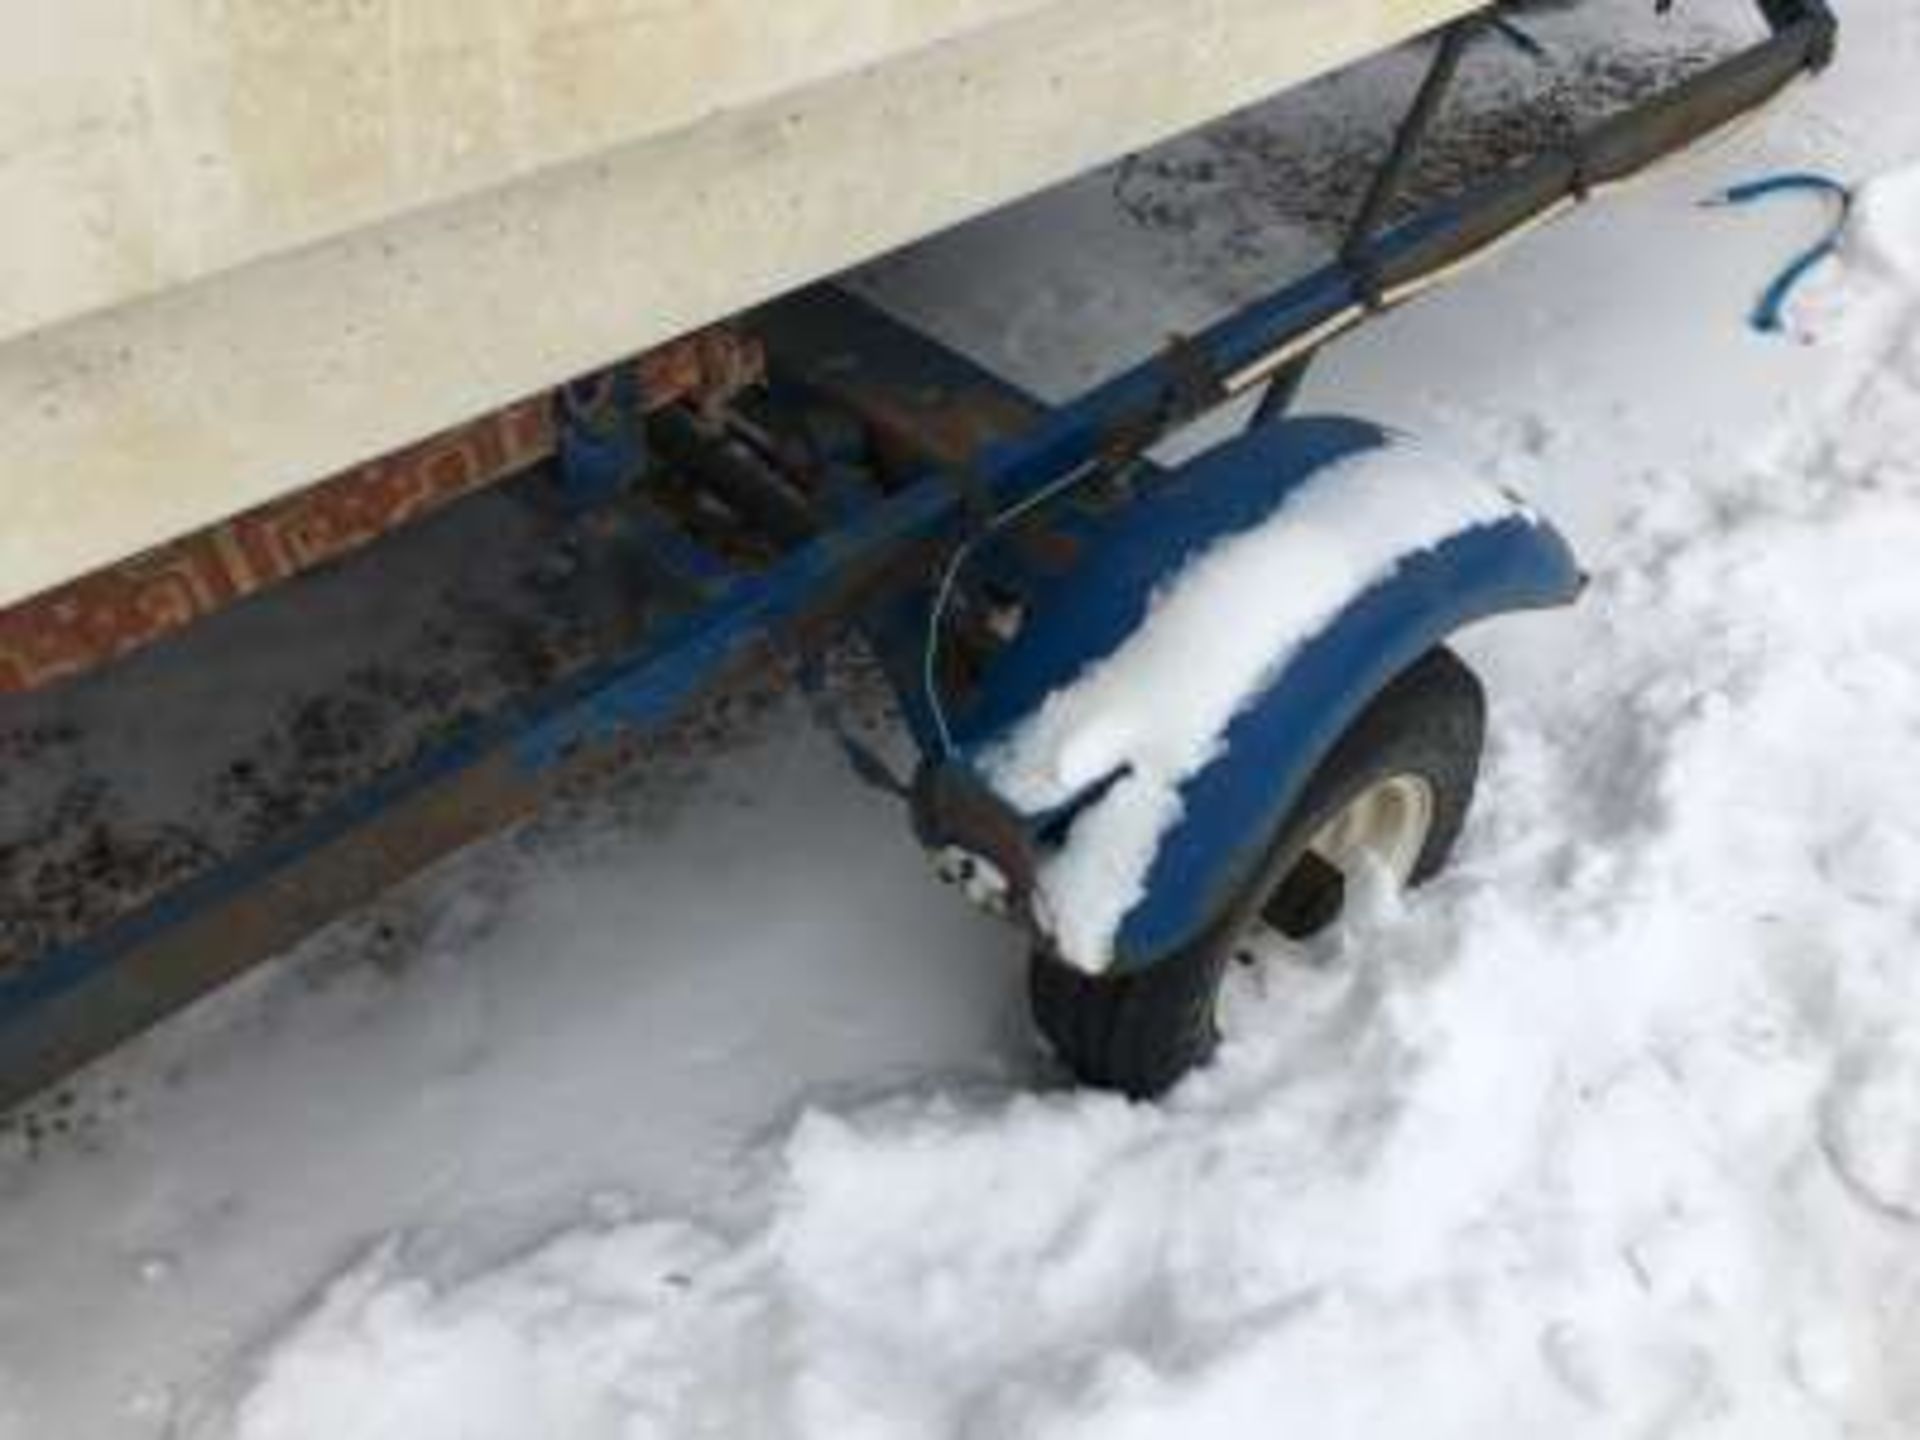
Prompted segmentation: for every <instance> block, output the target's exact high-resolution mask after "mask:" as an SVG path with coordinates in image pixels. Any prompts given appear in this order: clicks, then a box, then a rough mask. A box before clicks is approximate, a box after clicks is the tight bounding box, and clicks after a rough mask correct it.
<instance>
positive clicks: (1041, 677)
mask: <svg viewBox="0 0 1920 1440" xmlns="http://www.w3.org/2000/svg"><path fill="white" fill-rule="evenodd" d="M1399 443H1400V442H1399V441H1397V440H1396V438H1395V437H1393V436H1391V435H1390V434H1389V433H1388V432H1386V431H1384V430H1382V429H1380V428H1379V427H1377V426H1374V425H1369V424H1366V423H1363V422H1360V421H1355V420H1347V419H1338V418H1309V419H1294V420H1287V421H1284V422H1280V423H1277V424H1274V425H1270V426H1266V427H1263V428H1261V429H1258V430H1255V431H1252V432H1249V433H1247V434H1245V435H1242V436H1240V437H1237V438H1236V439H1234V440H1231V441H1228V442H1227V443H1225V444H1224V445H1222V446H1220V447H1218V448H1216V449H1214V450H1212V451H1210V452H1208V453H1207V454H1205V455H1203V456H1202V457H1200V458H1199V459H1198V460H1195V461H1193V462H1191V463H1190V464H1188V465H1187V466H1185V467H1182V468H1181V469H1180V470H1178V471H1176V472H1174V473H1173V474H1172V475H1170V476H1167V477H1165V478H1164V479H1163V480H1161V481H1160V482H1158V483H1157V484H1156V485H1155V486H1154V487H1153V489H1152V491H1151V493H1149V494H1146V495H1145V496H1143V497H1142V498H1140V499H1139V500H1138V501H1136V502H1135V503H1133V504H1131V505H1128V506H1126V507H1124V508H1122V509H1121V510H1119V511H1118V512H1117V513H1116V514H1115V515H1114V516H1113V517H1112V518H1111V519H1110V520H1109V521H1108V522H1107V523H1105V524H1103V525H1102V526H1100V527H1097V528H1096V529H1095V530H1094V531H1092V532H1091V533H1090V534H1088V535H1086V536H1083V537H1082V540H1081V547H1082V548H1081V554H1080V557H1079V560H1078V563H1076V564H1075V565H1074V566H1073V567H1072V570H1071V572H1070V573H1069V574H1067V575H1065V576H1062V577H1059V578H1057V579H1055V580H1053V581H1051V582H1050V583H1049V584H1048V585H1047V586H1046V587H1045V588H1044V589H1043V591H1041V592H1040V593H1039V594H1037V595H1036V598H1035V602H1034V604H1033V606H1032V608H1031V612H1030V614H1029V616H1028V619H1027V622H1026V625H1025V627H1024V629H1023V631H1022V633H1021V634H1020V636H1019V638H1018V639H1017V640H1015V641H1014V642H1013V644H1011V645H1010V646H1009V647H1008V648H1007V650H1006V651H1005V652H1003V653H1002V655H1001V656H1000V657H999V658H998V660H997V661H996V662H995V664H994V665H993V666H992V667H991V668H990V670H989V672H988V673H987V675H986V676H985V677H984V680H983V683H982V684H981V686H980V688H979V690H978V692H977V695H976V697H975V699H974V701H973V703H972V704H971V705H970V706H969V707H968V708H967V709H966V710H965V712H963V714H962V716H961V721H962V724H961V728H960V733H961V734H962V735H963V737H964V738H963V741H962V744H961V747H960V753H959V755H958V756H957V757H956V764H957V766H958V767H960V768H963V769H964V770H965V771H967V772H968V773H970V774H971V775H973V776H976V777H978V778H979V781H980V783H979V784H977V785H971V786H969V785H962V784H959V783H957V782H956V781H955V779H954V778H953V776H952V773H951V772H952V770H953V769H954V768H955V767H954V766H953V765H949V766H946V767H936V769H937V770H944V771H946V772H947V773H946V775H945V778H944V779H943V780H942V781H941V782H940V786H939V787H938V788H941V789H944V790H945V791H946V792H948V793H968V794H969V795H970V796H971V797H972V803H971V804H970V806H969V807H966V808H969V809H971V810H972V811H973V813H974V814H976V815H977V814H978V813H980V812H981V809H982V807H981V806H980V805H979V803H978V799H979V791H980V790H981V789H982V788H993V789H996V790H998V791H999V792H1000V793H1001V796H1002V799H1003V800H1004V801H1005V802H1006V806H1007V808H1009V809H1011V810H1013V811H1015V812H1016V813H1017V814H1018V815H1019V817H1020V819H1021V821H1022V822H1023V824H1024V827H1025V829H1026V832H1027V834H1028V835H1029V836H1030V837H1031V844H1030V846H1028V847H1023V848H1022V849H1021V851H1020V853H1021V855H1022V858H1023V859H1026V858H1027V857H1028V856H1030V857H1031V859H1030V861H1029V862H1028V863H1031V865H1032V866H1033V867H1034V868H1035V870H1036V872H1037V874H1036V875H1034V876H1016V877H1015V878H1014V886H1013V888H1014V890H1015V892H1016V894H1017V895H1018V896H1019V898H1020V900H1021V901H1023V902H1030V904H1029V913H1028V914H1027V915H1026V917H1025V918H1026V919H1027V920H1028V922H1029V923H1030V924H1032V925H1033V926H1034V927H1035V928H1036V929H1037V930H1039V931H1040V932H1042V933H1043V934H1046V933H1047V932H1050V931H1053V930H1054V929H1055V923H1054V922H1055V920H1056V919H1057V917H1054V916H1052V915H1050V914H1049V913H1048V904H1049V897H1048V895H1047V894H1046V891H1047V888H1048V887H1047V885H1046V883H1045V875H1046V870H1047V867H1048V865H1049V863H1050V862H1051V861H1052V860H1053V859H1054V858H1057V857H1058V856H1059V855H1060V854H1061V853H1062V852H1063V851H1064V850H1065V849H1066V848H1067V847H1069V846H1071V845H1072V844H1074V843H1075V838H1076V836H1075V829H1076V827H1077V825H1078V824H1079V822H1080V817H1082V816H1083V815H1084V814H1085V813H1087V812H1088V811H1089V810H1090V809H1091V808H1092V807H1094V806H1097V805H1099V804H1101V803H1102V801H1103V796H1104V793H1105V789H1106V787H1108V786H1111V785H1112V784H1113V783H1114V775H1113V774H1109V775H1106V776H1103V777H1101V778H1100V779H1099V780H1097V781H1092V782H1090V783H1088V784H1087V785H1086V786H1085V787H1084V788H1083V789H1082V790H1081V792H1080V793H1078V794H1074V795H1072V796H1069V797H1066V798H1064V799H1061V798H1060V797H1055V799H1056V800H1057V802H1058V803H1054V804H1049V805H1044V806H1036V805H1035V804H1034V803H1033V798H1034V797H1033V796H1032V794H1031V793H1027V794H1016V793H1011V792H1010V791H1009V789H1008V787H1006V786H1005V785H1003V784H1002V783H1001V779H1000V776H1001V775H1002V774H1003V773H1004V769H1005V767H1004V764H1003V760H1004V756H1005V754H1006V752H1007V747H1008V745H1009V744H1010V743H1014V741H1013V737H1016V736H1018V735H1019V734H1020V733H1021V731H1022V726H1023V725H1025V724H1026V723H1027V721H1028V720H1029V719H1030V718H1031V717H1034V716H1035V715H1037V713H1038V711H1039V709H1040V707H1042V706H1043V705H1045V704H1046V703H1047V702H1048V700H1049V699H1050V697H1052V696H1054V695H1055V693H1056V692H1059V691H1061V690H1063V688H1064V687H1068V686H1071V685H1073V684H1074V683H1075V682H1076V681H1078V680H1080V679H1082V678H1083V677H1085V676H1087V675H1088V674H1090V673H1091V672H1092V671H1093V670H1095V669H1096V668H1097V667H1098V666H1099V664H1100V663H1101V662H1103V661H1106V660H1108V659H1109V657H1112V656H1114V655H1115V654H1116V653H1117V652H1119V651H1120V649H1121V647H1122V646H1123V645H1125V644H1126V642H1127V641H1128V640H1129V639H1130V638H1131V637H1132V636H1133V635H1134V634H1135V632H1136V631H1137V630H1139V629H1140V627H1141V626H1142V624H1143V623H1144V622H1145V621H1146V619H1147V617H1148V616H1149V614H1150V613H1151V612H1152V611H1153V609H1154V607H1155V603H1156V598H1157V597H1160V596H1162V595H1164V593H1165V588H1166V586H1167V584H1168V582H1169V580H1170V579H1171V577H1173V576H1175V575H1176V574H1178V573H1179V572H1180V571H1181V570H1182V569H1184V568H1185V567H1186V566H1187V564H1188V563H1189V562H1190V561H1192V560H1193V559H1195V558H1196V557H1198V556H1200V555H1202V554H1204V553H1206V552H1207V551H1209V550H1210V549H1211V547H1213V546H1214V545H1215V544H1216V543H1217V542H1220V541H1222V540H1226V539H1229V538H1232V537H1234V536H1236V535H1238V534H1241V533H1244V532H1247V531H1250V530H1252V529H1253V528H1255V527H1262V526H1266V525H1267V524H1269V522H1271V523H1274V524H1280V525H1284V524H1286V523H1287V515H1286V513H1285V512H1284V510H1283V507H1284V506H1285V505H1286V503H1287V501H1288V500H1289V499H1290V498H1291V497H1293V496H1295V495H1296V494H1297V493H1298V492H1299V491H1300V490H1301V489H1302V487H1303V486H1306V485H1307V484H1308V483H1309V482H1310V481H1313V480H1315V479H1316V478H1320V477H1325V478H1328V479H1337V477H1336V476H1333V475H1330V474H1328V467H1330V466H1335V465H1338V464H1340V463H1341V462H1344V461H1349V460H1354V459H1356V458H1357V457H1362V456H1365V455H1367V454H1368V453H1369V452H1376V451H1381V450H1384V449H1387V448H1389V447H1394V446H1396V445H1398V444H1399ZM1396 463H1398V462H1397V461H1396ZM1396 478H1398V472H1397V471H1396ZM1405 478H1407V479H1408V480H1417V479H1418V472H1417V471H1409V472H1408V474H1407V475H1406V477H1405ZM1376 573H1378V572H1376ZM1261 584H1262V595H1271V593H1272V592H1271V589H1270V588H1268V587H1269V586H1270V584H1271V581H1270V580H1263V581H1262V582H1261ZM1582 584H1583V577H1582V576H1581V573H1580V570H1579V567H1578V565H1577V563H1576V561H1575V559H1574V556H1573V554H1572V552H1571V550H1570V549H1569V547H1568V545H1567V543H1566V542H1565V540H1564V539H1563V538H1562V537H1561V536H1560V534H1559V533H1558V532H1557V531H1556V530H1555V529H1554V528H1553V527H1552V526H1551V525H1550V524H1548V523H1547V522H1546V521H1545V520H1543V519H1542V518H1540V517H1539V516H1538V515H1537V514H1535V513H1534V512H1533V511H1532V510H1530V509H1529V508H1527V507H1526V506H1525V505H1524V504H1522V503H1520V502H1518V501H1517V500H1510V499H1509V500H1507V501H1504V502H1503V503H1501V504H1500V505H1499V506H1498V508H1497V509H1495V510H1493V511H1492V512H1490V513H1487V514H1484V515H1482V516H1481V517H1480V519H1479V520H1478V521H1477V523H1474V524H1471V525H1469V526H1467V527H1465V528H1462V529H1460V530H1459V531H1458V532H1457V533H1447V534H1445V535H1444V536H1443V537H1441V538H1439V539H1437V541H1436V542H1435V543H1431V544H1422V545H1418V546H1409V547H1408V548H1407V549H1406V551H1405V552H1404V553H1400V552H1396V553H1395V554H1394V555H1393V556H1392V557H1391V563H1390V564H1389V565H1388V566H1387V567H1386V568H1385V570H1384V574H1383V578H1375V579H1373V580H1372V581H1371V582H1370V583H1365V584H1363V585H1361V586H1360V587H1359V588H1357V589H1356V590H1355V591H1354V592H1353V593H1351V594H1348V595H1346V596H1344V598H1343V601H1342V603H1339V604H1338V605H1337V606H1336V607H1335V608H1334V609H1333V610H1332V611H1331V612H1330V618H1328V619H1327V620H1326V621H1325V623H1324V624H1322V625H1320V626H1319V628H1317V629H1316V630H1314V631H1313V632H1312V633H1309V634H1306V635H1302V636H1294V637H1291V639H1290V641H1289V643H1288V644H1287V645H1286V647H1285V649H1284V651H1283V652H1282V653H1280V654H1276V655H1274V656H1273V657H1272V662H1273V663H1272V666H1271V674H1270V675H1263V676H1262V679H1261V681H1260V682H1259V684H1258V686H1257V688H1256V689H1255V690H1254V692H1253V693H1252V694H1251V695H1250V696H1249V697H1248V698H1247V699H1246V700H1245V701H1244V702H1243V703H1241V704H1240V705H1239V706H1238V708H1237V709H1235V710H1234V711H1233V712H1232V714H1231V718H1230V720H1229V721H1228V722H1227V723H1226V725H1225V728H1224V730H1223V731H1222V732H1220V734H1219V743H1218V744H1217V745H1215V746H1214V747H1213V748H1212V749H1211V750H1210V752H1209V758H1208V759H1206V760H1205V761H1204V762H1203V763H1202V764H1200V765H1199V767H1198V768H1197V769H1195V770H1194V771H1193V772H1192V773H1190V774H1188V775H1186V776H1185V778H1184V779H1182V780H1181V781H1180V782H1179V790H1178V807H1177V818H1175V819H1174V820H1173V822H1172V823H1171V825H1170V826H1169V827H1168V828H1166V829H1165V830H1164V831H1163V832H1162V833H1161V835H1160V837H1159V841H1158V846H1157V849H1156V850H1154V851H1153V853H1152V857H1151V861H1150V863H1149V865H1148V867H1147V869H1146V873H1145V877H1144V882H1143V884H1142V886H1141V888H1140V890H1139V894H1138V898H1137V899H1136V900H1135V901H1134V903H1133V905H1132V908H1131V909H1129V910H1127V911H1126V912H1125V913H1124V916H1123V918H1121V919H1120V920H1119V922H1118V924H1117V926H1116V927H1115V928H1114V929H1113V931H1112V938H1111V947H1110V953H1108V954H1106V955H1104V956H1101V957H1099V958H1098V959H1097V960H1090V958H1089V957H1086V956H1072V957H1069V958H1071V959H1073V961H1074V963H1076V964H1080V965H1082V966H1083V967H1084V968H1097V969H1107V970H1111V971H1113V972H1116V973H1117V972H1125V971H1130V970H1138V969H1141V968H1144V967H1146V966H1148V965H1151V964H1153V963H1155V962H1156V961H1157V960H1160V959H1162V958H1165V957H1167V956H1169V955H1171V954H1173V953H1175V952H1176V951H1178V950H1180V949H1181V948H1182V947H1184V946H1187V945H1190V944H1192V943H1193V942H1194V941H1196V940H1197V939H1198V938H1200V937H1201V936H1203V935H1204V934H1206V933H1208V932H1209V930H1210V929H1211V928H1213V927H1215V926H1217V925H1219V924H1220V923H1221V922H1222V921H1223V920H1224V919H1226V918H1227V917H1228V916H1229V914H1230V912H1231V910H1232V908H1233V906H1234V904H1235V902H1236V900H1237V899H1238V898H1239V897H1240V896H1242V895H1243V894H1244V893H1245V892H1246V890H1247V888H1248V885H1249V883H1250V882H1251V881H1252V880H1253V879H1254V878H1255V877H1256V875H1257V874H1258V872H1259V871H1260V869H1261V867H1262V866H1263V865H1265V864H1266V863H1267V862H1268V860H1269V851H1270V850H1271V848H1272V845H1273V842H1274V837H1275V836H1276V835H1277V834H1278V833H1279V832H1280V829H1281V826H1282V824H1283V822H1284V821H1285V820H1286V818H1287V816H1288V813H1289V811H1290V809H1291V807H1292V806H1293V805H1294V803H1295V802H1296V801H1297V799H1298V798H1299V795H1300V793H1301V791H1302V789H1303V788H1304V786H1305V785H1306V783H1307V781H1308V780H1309V779H1310V777H1311V776H1312V774H1313V772H1314V770H1315V769H1316V767H1317V766H1318V765H1319V763H1320V762H1321V761H1322V760H1323V759H1324V758H1325V757H1326V755H1327V754H1328V752H1329V751H1330V750H1331V749H1332V748H1333V746H1334V744H1335V743H1336V742H1337V741H1338V740H1339V738H1340V736H1341V735H1342V734H1343V733H1344V732H1345V731H1346V729H1347V728H1348V726H1349V725H1350V724H1351V723H1352V722H1353V721H1354V720H1355V719H1356V718H1357V717H1358V716H1359V714H1360V713H1361V711H1363V710H1364V709H1365V708H1366V706H1367V705H1368V703H1369V702H1370V701H1372V700H1373V698H1374V697H1375V696H1377V695H1378V694H1379V693H1380V691H1381V690H1382V689H1383V688H1384V687H1385V686H1386V685H1387V684H1388V683H1389V682H1390V681H1391V680H1392V679H1393V678H1394V677H1395V676H1397V675H1398V674H1400V673H1401V672H1402V671H1403V670H1405V669H1406V667H1407V666H1409V665H1411V664H1412V663H1414V662H1415V661H1416V660H1418V659H1419V658H1420V657H1421V656H1422V655H1424V654H1425V653H1426V652H1427V651H1429V650H1430V649H1432V648H1433V647H1434V646H1436V645H1438V644H1440V643H1441V642H1442V641H1443V640H1445V639H1446V638H1447V637H1448V636H1449V635H1451V634H1452V633H1453V632H1455V631H1456V630H1458V629H1460V628H1461V627H1462V626H1465V625H1467V624H1470V623H1472V622H1474V621H1476V620H1479V619H1482V618H1485V617H1488V616H1491V615H1494V614H1498V613H1501V612H1507V611H1515V610H1525V609H1537V608H1543V607H1548V606H1554V605H1560V604H1565V603H1568V602H1570V601H1571V600H1573V599H1574V598H1575V597H1576V596H1577V595H1578V593H1579V591H1580V589H1581V587H1582ZM1260 603H1262V599H1261V596H1260V595H1249V596H1248V599H1247V601H1246V605H1257V604H1260ZM1236 612H1237V613H1236ZM1245 613H1246V606H1245V605H1242V606H1237V607H1236V606H1223V607H1222V613H1221V622H1220V623H1221V624H1223V625H1233V624H1235V623H1238V622H1239V617H1240V616H1243V615H1244V614H1245ZM1174 678H1175V680H1176V683H1172V684H1169V685H1168V686H1167V687H1166V688H1165V699H1164V703H1165V704H1166V705H1169V706H1173V705H1180V704H1182V703H1187V696H1186V695H1185V694H1184V693H1183V691H1182V689H1181V687H1180V686H1179V685H1178V683H1177V672H1176V673H1175V677H1174ZM1116 773H1117V772H1116ZM1014 788H1015V789H1017V787H1014ZM921 828H922V834H923V837H932V836H936V835H937V834H938V832H939V830H940V828H941V827H940V826H939V825H938V823H937V822H935V823H931V824H930V823H928V821H927V820H925V819H923V822H922V827H921ZM955 828H956V829H958V830H962V831H966V832H975V833H977V822H975V823H966V824H963V825H961V826H959V827H955ZM946 839H947V841H948V844H947V845H946V846H945V847H943V848H945V849H946V851H947V853H948V855H949V857H951V855H952V854H953V853H954V848H955V845H954V842H955V841H959V845H958V849H959V850H960V851H962V852H964V851H965V850H966V849H967V848H968V847H967V846H966V845H965V843H964V837H963V836H958V835H956V834H955V833H954V831H953V830H949V831H948V834H947V836H946ZM980 853H982V854H984V855H990V856H991V858H992V859H993V861H994V863H995V865H996V867H997V868H1000V869H1004V868H1006V863H1007V856H1008V854H1009V847H1008V846H1007V845H1006V844H1005V842H1004V836H1001V837H998V838H997V839H996V840H995V842H994V843H993V844H991V845H990V846H982V847H981V848H980Z"/></svg>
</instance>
